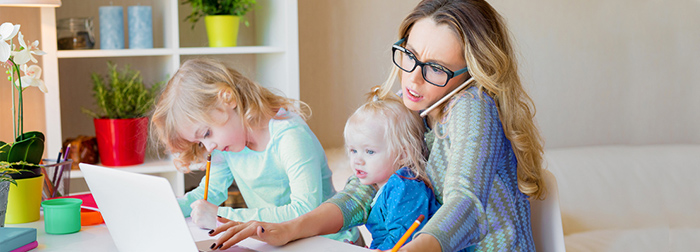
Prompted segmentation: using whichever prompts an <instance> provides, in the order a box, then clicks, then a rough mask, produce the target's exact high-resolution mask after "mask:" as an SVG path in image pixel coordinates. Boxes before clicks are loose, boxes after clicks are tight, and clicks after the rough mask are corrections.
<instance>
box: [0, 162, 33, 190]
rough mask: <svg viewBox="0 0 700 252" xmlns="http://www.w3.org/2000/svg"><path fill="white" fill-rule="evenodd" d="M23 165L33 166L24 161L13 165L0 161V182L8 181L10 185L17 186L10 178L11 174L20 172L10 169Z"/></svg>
mask: <svg viewBox="0 0 700 252" xmlns="http://www.w3.org/2000/svg"><path fill="white" fill-rule="evenodd" d="M23 165H28V166H34V165H31V164H29V163H27V162H24V161H21V162H13V163H10V162H5V161H0V182H4V181H10V183H12V184H15V185H17V181H15V180H14V179H13V178H12V176H11V174H18V173H20V172H21V171H20V170H18V169H14V168H12V167H13V166H23Z"/></svg>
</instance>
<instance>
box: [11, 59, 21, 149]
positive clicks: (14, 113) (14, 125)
mask: <svg viewBox="0 0 700 252" xmlns="http://www.w3.org/2000/svg"><path fill="white" fill-rule="evenodd" d="M10 62H11V64H10V67H11V69H10V85H11V86H12V89H11V91H12V132H13V134H14V138H15V139H17V127H18V126H19V124H18V121H17V108H15V104H16V101H15V90H14V89H15V83H14V82H15V62H14V61H12V60H10Z"/></svg>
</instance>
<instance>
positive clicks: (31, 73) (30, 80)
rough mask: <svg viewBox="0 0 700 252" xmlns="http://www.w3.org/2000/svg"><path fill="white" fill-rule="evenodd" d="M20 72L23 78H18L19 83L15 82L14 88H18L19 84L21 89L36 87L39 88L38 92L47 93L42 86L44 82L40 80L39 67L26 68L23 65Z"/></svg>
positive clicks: (44, 86)
mask: <svg viewBox="0 0 700 252" xmlns="http://www.w3.org/2000/svg"><path fill="white" fill-rule="evenodd" d="M22 72H24V76H22V77H20V81H19V82H15V85H16V86H19V85H20V82H21V83H22V89H25V88H28V87H37V88H39V90H41V92H44V93H48V92H49V90H48V89H46V85H44V81H43V80H41V67H39V66H37V65H32V66H30V67H27V65H26V64H25V65H22Z"/></svg>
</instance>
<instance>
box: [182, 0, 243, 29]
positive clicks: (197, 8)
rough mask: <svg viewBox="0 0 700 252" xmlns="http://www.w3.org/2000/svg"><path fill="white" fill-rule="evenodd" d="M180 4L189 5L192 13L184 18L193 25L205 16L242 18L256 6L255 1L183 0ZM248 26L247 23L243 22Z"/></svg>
mask: <svg viewBox="0 0 700 252" xmlns="http://www.w3.org/2000/svg"><path fill="white" fill-rule="evenodd" d="M182 4H190V6H192V13H191V14H190V15H189V16H187V17H186V18H185V20H186V21H190V22H191V23H192V28H194V24H196V23H197V21H199V19H201V18H202V17H204V16H207V15H234V16H243V15H245V14H246V12H248V11H249V10H250V9H251V8H253V6H254V5H255V4H256V2H255V0H184V1H183V2H182ZM245 25H246V26H248V21H245Z"/></svg>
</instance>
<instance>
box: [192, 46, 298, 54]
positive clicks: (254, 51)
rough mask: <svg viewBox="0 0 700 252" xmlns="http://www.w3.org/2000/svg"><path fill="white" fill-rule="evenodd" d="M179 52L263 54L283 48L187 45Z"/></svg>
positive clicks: (277, 51)
mask: <svg viewBox="0 0 700 252" xmlns="http://www.w3.org/2000/svg"><path fill="white" fill-rule="evenodd" d="M178 52H179V53H180V54H182V55H216V54H262V53H282V52H285V50H284V49H283V48H280V47H274V46H236V47H185V48H180V49H179V50H178Z"/></svg>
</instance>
